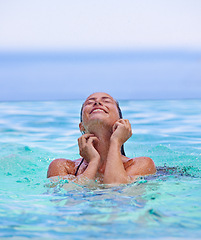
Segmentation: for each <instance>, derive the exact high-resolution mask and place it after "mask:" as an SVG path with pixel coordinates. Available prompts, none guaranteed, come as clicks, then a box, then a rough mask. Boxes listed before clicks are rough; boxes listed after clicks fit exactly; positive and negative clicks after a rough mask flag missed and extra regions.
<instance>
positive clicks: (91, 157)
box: [47, 134, 100, 184]
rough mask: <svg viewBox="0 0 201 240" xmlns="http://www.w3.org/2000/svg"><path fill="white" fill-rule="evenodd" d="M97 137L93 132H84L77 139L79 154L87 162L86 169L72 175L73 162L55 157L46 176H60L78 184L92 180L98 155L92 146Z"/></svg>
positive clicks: (98, 161) (98, 159)
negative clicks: (76, 174)
mask: <svg viewBox="0 0 201 240" xmlns="http://www.w3.org/2000/svg"><path fill="white" fill-rule="evenodd" d="M94 141H98V139H97V138H96V137H95V136H94V135H93V134H84V135H83V136H81V137H80V138H79V139H78V145H79V149H80V155H81V156H82V157H83V158H84V159H85V160H86V161H87V162H88V166H87V168H86V170H85V171H84V172H83V173H82V174H80V175H78V176H73V174H74V171H75V163H74V162H73V161H71V160H67V159H55V160H54V161H52V162H51V164H50V165H49V169H48V172H47V177H48V178H50V177H55V176H58V177H61V178H62V179H70V180H71V181H74V182H76V183H78V184H85V183H86V182H87V181H89V180H93V179H94V178H95V176H96V173H97V170H98V167H99V163H100V155H99V154H98V152H97V151H96V149H95V148H94V146H93V142H94Z"/></svg>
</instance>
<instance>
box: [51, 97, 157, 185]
mask: <svg viewBox="0 0 201 240" xmlns="http://www.w3.org/2000/svg"><path fill="white" fill-rule="evenodd" d="M79 128H80V131H81V132H82V133H83V135H82V136H81V137H80V138H79V139H78V145H79V150H80V155H81V156H82V158H80V159H77V160H74V161H71V160H68V159H56V160H54V161H53V162H52V163H51V164H50V166H49V169H48V173H47V177H55V176H59V177H62V178H67V179H69V178H71V179H72V177H73V179H74V181H76V182H78V183H81V184H82V183H86V181H87V180H97V181H99V182H100V183H105V184H121V183H130V182H133V181H134V180H135V179H136V178H137V177H138V176H144V175H149V174H154V173H155V172H156V168H155V164H154V162H153V160H152V159H151V158H148V157H137V158H128V157H126V156H124V155H122V151H121V149H122V146H123V144H124V143H125V142H126V141H127V140H128V139H129V138H130V137H131V136H132V130H131V125H130V123H129V121H128V120H127V119H122V118H121V114H120V113H119V107H118V104H117V102H116V101H115V100H114V99H113V98H112V97H111V96H110V95H109V94H106V93H94V94H92V95H90V96H89V97H88V98H87V99H86V101H85V102H84V104H83V106H82V112H81V122H80V124H79ZM81 161H82V164H81V165H80V166H79V164H80V163H81ZM78 166H79V169H78V171H77V168H78ZM76 171H77V173H76Z"/></svg>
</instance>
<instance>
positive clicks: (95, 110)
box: [90, 108, 106, 114]
mask: <svg viewBox="0 0 201 240" xmlns="http://www.w3.org/2000/svg"><path fill="white" fill-rule="evenodd" d="M96 112H97V113H98V112H104V113H106V111H105V110H103V109H100V108H96V109H94V110H92V111H91V112H90V114H91V113H96Z"/></svg>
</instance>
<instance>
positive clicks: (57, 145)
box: [0, 101, 201, 239]
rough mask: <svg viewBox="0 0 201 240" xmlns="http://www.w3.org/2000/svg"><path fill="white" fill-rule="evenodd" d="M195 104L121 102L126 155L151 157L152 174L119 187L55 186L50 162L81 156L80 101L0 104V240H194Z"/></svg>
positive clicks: (199, 224)
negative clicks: (127, 131)
mask: <svg viewBox="0 0 201 240" xmlns="http://www.w3.org/2000/svg"><path fill="white" fill-rule="evenodd" d="M200 103H201V102H200V101H183V102H180V101H174V102H172V101H153V102H147V101H143V102H141V101H139V102H133V101H122V102H120V104H121V106H122V109H123V112H124V117H125V118H129V119H130V120H131V122H132V127H133V132H134V134H133V136H132V138H131V139H130V140H129V141H128V142H127V143H126V145H125V149H126V153H127V155H128V156H130V157H136V156H143V155H144V156H148V157H151V158H152V159H153V160H154V161H155V163H156V165H157V170H158V171H157V173H156V174H155V175H153V176H146V177H143V178H139V179H138V180H137V181H136V182H135V183H132V184H128V185H121V186H107V185H101V184H97V183H94V182H93V184H91V185H90V186H89V185H88V186H79V185H77V184H75V183H73V182H66V181H62V180H61V181H59V182H57V184H56V185H55V186H54V187H52V186H51V182H50V180H49V179H46V172H47V168H48V165H49V163H50V162H51V161H52V160H53V159H54V158H57V157H68V158H72V159H75V158H77V157H79V155H78V148H77V138H78V137H79V136H80V133H79V131H78V123H79V118H78V115H79V110H80V105H81V103H80V102H79V101H69V102H43V103H39V102H35V103H33V102H30V103H28V102H27V103H0V129H1V133H2V134H1V135H0V172H1V174H0V182H1V188H0V195H1V198H0V199H1V200H0V209H1V210H0V223H1V231H0V238H7V239H9V238H12V236H15V237H16V239H17V237H18V238H19V239H20V238H21V239H23V238H24V239H27V238H33V239H37V238H38V239H40V238H43V239H60V238H65V239H66V238H69V239H83V238H92V239H93V238H98V239H103V238H108V239H114V238H116V239H133V238H135V239H142V238H149V239H155V238H158V239H160V238H162V239H164V238H165V237H167V236H168V237H172V238H190V239H193V238H194V239H196V238H197V239H198V238H199V236H200V234H201V218H200V212H201V203H200V202H201V201H200V199H201V193H200V186H201V181H200V178H201V152H200V146H199V145H200V140H201V139H200V136H201V123H200V122H199V120H198V119H199V118H200V112H201V111H200V110H201V109H199V108H200V106H201V104H200ZM182 106H185V108H184V107H182ZM30 109H32V110H30ZM164 109H165V111H166V112H167V114H164V115H163V114H162V110H164ZM170 129H171V131H170ZM174 129H177V131H173V130H174Z"/></svg>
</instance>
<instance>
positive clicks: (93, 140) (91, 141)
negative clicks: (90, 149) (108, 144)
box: [87, 137, 99, 144]
mask: <svg viewBox="0 0 201 240" xmlns="http://www.w3.org/2000/svg"><path fill="white" fill-rule="evenodd" d="M98 142H99V139H98V138H97V137H90V138H89V140H88V141H87V143H89V144H93V143H98Z"/></svg>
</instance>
